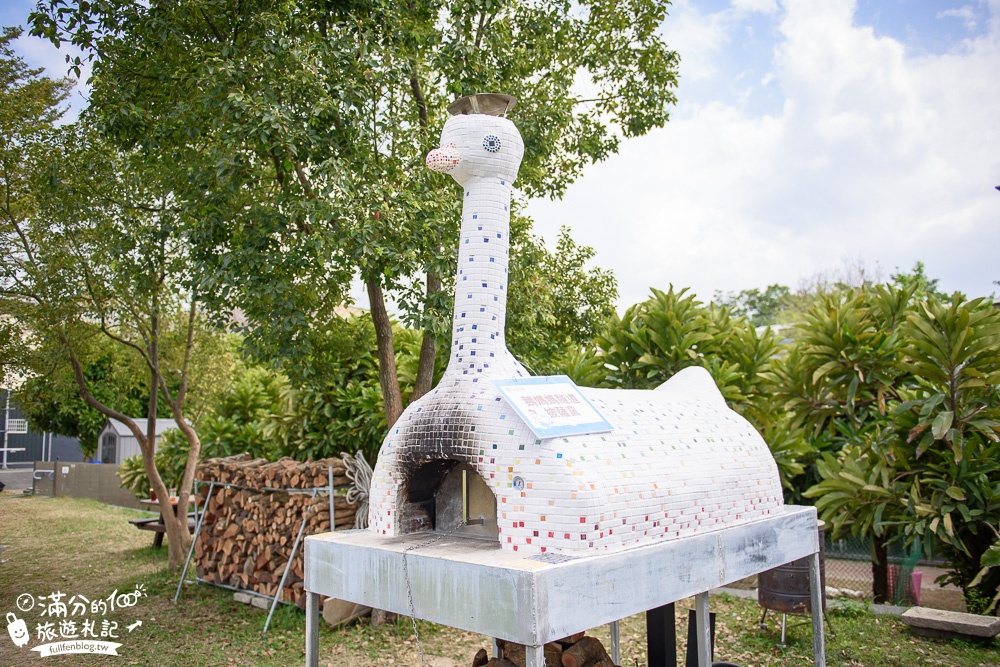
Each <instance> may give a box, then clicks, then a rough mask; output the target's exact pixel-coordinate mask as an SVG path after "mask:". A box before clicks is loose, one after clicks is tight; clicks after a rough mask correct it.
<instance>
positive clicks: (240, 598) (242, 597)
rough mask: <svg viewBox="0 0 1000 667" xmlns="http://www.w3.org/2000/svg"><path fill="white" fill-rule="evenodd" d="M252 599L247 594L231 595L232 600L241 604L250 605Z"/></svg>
mask: <svg viewBox="0 0 1000 667" xmlns="http://www.w3.org/2000/svg"><path fill="white" fill-rule="evenodd" d="M252 599H253V596H252V595H250V594H249V593H233V600H234V601H235V602H239V603H241V604H250V600H252Z"/></svg>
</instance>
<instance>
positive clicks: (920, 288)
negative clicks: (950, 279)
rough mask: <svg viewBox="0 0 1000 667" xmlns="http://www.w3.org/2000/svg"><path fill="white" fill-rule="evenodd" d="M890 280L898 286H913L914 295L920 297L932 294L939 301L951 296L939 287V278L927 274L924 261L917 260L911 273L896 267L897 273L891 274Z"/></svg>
mask: <svg viewBox="0 0 1000 667" xmlns="http://www.w3.org/2000/svg"><path fill="white" fill-rule="evenodd" d="M889 280H891V281H892V283H893V284H894V285H896V286H898V287H903V288H908V287H912V288H913V294H914V296H915V297H916V298H919V299H923V298H926V297H928V296H932V297H934V298H935V299H937V300H939V301H947V300H948V298H949V297H950V296H951V295H950V294H946V293H944V292H942V291H941V290H940V289H939V288H938V282H939V281H938V279H937V278H931V277H930V276H928V275H927V271H926V268H925V267H924V263H923V262H916V263H915V264H914V265H913V268H912V269H910V272H909V273H904V272H903V271H900V270H899V267H896V273H894V274H892V275H891V276H889Z"/></svg>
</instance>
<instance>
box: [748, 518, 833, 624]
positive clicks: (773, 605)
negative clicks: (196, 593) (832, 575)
mask: <svg viewBox="0 0 1000 667" xmlns="http://www.w3.org/2000/svg"><path fill="white" fill-rule="evenodd" d="M816 530H817V531H818V532H819V574H820V581H821V582H822V586H823V588H822V591H821V594H822V599H823V606H824V608H825V606H826V547H825V545H824V537H825V532H826V524H825V523H823V522H822V521H817V522H816ZM809 558H810V557H809V556H806V557H805V558H800V559H798V560H794V561H792V562H791V563H787V564H785V565H779V566H778V567H776V568H774V569H773V570H768V571H767V572H761V573H760V574H758V575H757V604H759V605H760V606H761V607H764V608H765V609H770V610H772V611H779V612H781V613H783V614H808V613H811V612H812V605H811V604H810V602H809V600H810V598H809Z"/></svg>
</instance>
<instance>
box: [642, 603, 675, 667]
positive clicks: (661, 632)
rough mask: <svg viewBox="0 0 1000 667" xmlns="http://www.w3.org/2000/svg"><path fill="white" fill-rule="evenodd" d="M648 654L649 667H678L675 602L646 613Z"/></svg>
mask: <svg viewBox="0 0 1000 667" xmlns="http://www.w3.org/2000/svg"><path fill="white" fill-rule="evenodd" d="M646 653H647V655H648V656H649V667H677V626H675V625H674V603H673V602H671V603H670V604H666V605H663V606H662V607H657V608H656V609H650V610H649V611H647V612H646Z"/></svg>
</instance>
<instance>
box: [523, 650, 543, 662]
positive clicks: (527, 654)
mask: <svg viewBox="0 0 1000 667" xmlns="http://www.w3.org/2000/svg"><path fill="white" fill-rule="evenodd" d="M524 667H545V647H544V646H525V647H524Z"/></svg>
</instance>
